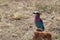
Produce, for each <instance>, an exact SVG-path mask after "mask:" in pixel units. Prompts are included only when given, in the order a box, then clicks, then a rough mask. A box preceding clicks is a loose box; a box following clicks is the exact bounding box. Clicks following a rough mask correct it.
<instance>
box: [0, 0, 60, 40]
mask: <svg viewBox="0 0 60 40" xmlns="http://www.w3.org/2000/svg"><path fill="white" fill-rule="evenodd" d="M34 10H39V11H41V12H42V15H41V18H42V20H43V22H44V26H45V31H47V32H51V34H52V39H53V40H60V0H0V40H32V38H33V33H34V30H35V29H36V27H35V24H34V15H33V14H32V13H33V11H34Z"/></svg>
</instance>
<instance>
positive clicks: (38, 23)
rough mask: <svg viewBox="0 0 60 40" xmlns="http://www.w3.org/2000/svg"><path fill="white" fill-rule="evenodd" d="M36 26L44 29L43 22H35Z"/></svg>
mask: <svg viewBox="0 0 60 40" xmlns="http://www.w3.org/2000/svg"><path fill="white" fill-rule="evenodd" d="M36 27H37V28H41V29H42V30H43V31H44V24H43V22H37V23H36Z"/></svg>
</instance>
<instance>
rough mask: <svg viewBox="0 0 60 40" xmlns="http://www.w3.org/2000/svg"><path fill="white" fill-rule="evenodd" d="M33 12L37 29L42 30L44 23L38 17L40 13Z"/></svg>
mask: <svg viewBox="0 0 60 40" xmlns="http://www.w3.org/2000/svg"><path fill="white" fill-rule="evenodd" d="M33 14H35V20H34V21H35V25H36V27H37V31H39V30H40V31H44V23H43V21H42V19H41V18H40V15H41V13H40V12H39V11H34V12H33Z"/></svg>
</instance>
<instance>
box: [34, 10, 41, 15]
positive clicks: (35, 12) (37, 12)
mask: <svg viewBox="0 0 60 40" xmlns="http://www.w3.org/2000/svg"><path fill="white" fill-rule="evenodd" d="M33 14H39V15H41V14H42V13H41V12H40V11H34V12H33Z"/></svg>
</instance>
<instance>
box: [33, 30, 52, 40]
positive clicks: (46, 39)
mask: <svg viewBox="0 0 60 40" xmlns="http://www.w3.org/2000/svg"><path fill="white" fill-rule="evenodd" d="M33 40H52V36H51V34H50V33H48V32H39V31H36V32H34V37H33Z"/></svg>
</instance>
